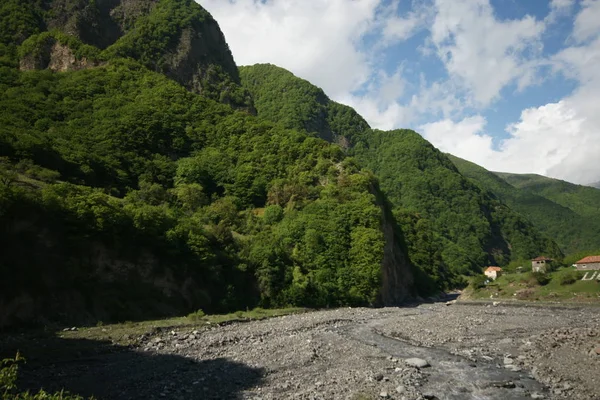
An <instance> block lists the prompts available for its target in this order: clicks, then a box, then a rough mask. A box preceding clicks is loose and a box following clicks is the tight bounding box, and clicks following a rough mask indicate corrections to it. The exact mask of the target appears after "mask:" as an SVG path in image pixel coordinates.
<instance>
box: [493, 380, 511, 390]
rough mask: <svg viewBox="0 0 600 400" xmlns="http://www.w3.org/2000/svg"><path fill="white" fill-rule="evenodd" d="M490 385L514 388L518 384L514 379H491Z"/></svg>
mask: <svg viewBox="0 0 600 400" xmlns="http://www.w3.org/2000/svg"><path fill="white" fill-rule="evenodd" d="M487 386H488V387H496V388H506V389H514V388H515V387H516V386H517V385H515V383H514V382H513V381H491V382H489V383H488V384H487Z"/></svg>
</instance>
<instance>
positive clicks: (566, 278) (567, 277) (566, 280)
mask: <svg viewBox="0 0 600 400" xmlns="http://www.w3.org/2000/svg"><path fill="white" fill-rule="evenodd" d="M557 279H558V283H560V284H561V285H571V284H573V283H575V282H577V281H578V280H579V279H580V277H579V274H578V273H577V271H574V270H564V271H561V272H560V273H559V274H558V275H557Z"/></svg>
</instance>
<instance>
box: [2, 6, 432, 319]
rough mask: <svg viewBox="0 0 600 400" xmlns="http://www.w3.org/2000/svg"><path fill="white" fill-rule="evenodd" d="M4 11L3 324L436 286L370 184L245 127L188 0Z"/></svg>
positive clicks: (215, 45)
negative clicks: (415, 264) (410, 256)
mask: <svg viewBox="0 0 600 400" xmlns="http://www.w3.org/2000/svg"><path fill="white" fill-rule="evenodd" d="M0 7H1V8H0V20H1V21H2V24H1V25H0V26H1V28H0V38H1V41H2V43H1V45H0V51H1V52H2V53H1V58H0V69H1V70H0V76H1V81H0V157H1V158H0V162H1V168H0V236H1V237H2V238H3V240H2V241H0V274H1V276H2V279H1V280H0V327H5V326H11V325H17V324H23V323H47V322H48V321H61V322H65V323H95V322H96V321H98V320H103V321H110V320H133V319H139V318H149V317H157V316H166V315H173V314H181V313H185V312H190V311H193V310H196V309H198V308H202V309H204V310H205V311H224V310H235V309H242V308H246V307H253V306H256V305H261V306H279V305H304V306H314V307H325V306H338V305H370V304H397V303H398V302H400V301H402V300H404V299H406V298H409V297H410V296H414V295H416V294H418V293H420V294H422V295H425V294H427V291H428V290H429V291H435V290H436V289H437V288H438V287H439V286H438V287H436V286H435V284H434V283H432V281H431V279H430V278H428V277H427V276H426V275H425V274H423V273H422V272H421V271H420V270H419V269H418V268H415V267H413V266H412V265H411V263H410V260H409V259H408V257H407V256H406V249H405V243H404V238H403V236H402V233H401V231H400V229H399V228H398V226H397V225H396V223H395V219H394V218H393V216H392V212H391V209H390V208H389V206H388V204H387V202H386V199H385V197H384V196H383V195H382V193H381V192H380V190H379V188H378V181H377V179H376V178H375V177H374V176H373V175H372V174H371V173H370V172H368V171H364V170H362V169H361V167H360V166H359V165H358V164H357V163H356V161H355V160H352V159H350V158H348V157H347V155H346V154H345V153H344V152H343V151H342V150H341V148H340V147H339V146H337V145H332V144H329V143H327V142H326V141H324V140H322V139H319V138H317V137H315V135H313V134H310V133H307V132H306V131H305V130H303V129H293V128H294V127H293V126H290V127H285V126H282V125H280V124H275V123H273V122H268V121H265V120H264V119H263V120H261V119H258V118H257V117H255V116H253V115H252V113H253V108H252V101H251V98H250V96H249V95H248V92H247V91H246V90H244V89H243V88H242V87H240V86H239V85H238V83H237V82H238V77H237V70H236V69H235V68H233V67H232V65H233V66H234V65H235V64H232V63H233V59H232V58H231V55H230V53H229V50H228V48H227V46H226V43H225V41H224V40H223V37H222V34H221V32H220V31H219V30H218V26H217V24H216V22H215V21H214V20H213V19H212V18H211V17H210V15H209V14H208V13H207V12H206V11H205V10H203V9H202V8H201V7H200V6H199V5H197V4H196V3H195V2H193V1H192V0H155V1H150V0H143V1H142V0H140V1H137V0H121V1H119V0H111V1H109V0H96V1H93V2H89V1H87V0H86V1H83V0H82V1H76V0H69V1H66V0H62V1H59V0H54V1H30V2H21V1H16V0H14V1H12V0H9V1H5V2H3V3H2V5H1V6H0ZM105 24H107V25H105ZM48 29H50V30H48ZM107 29H108V30H109V32H107V31H106V30H107ZM111 35H112V36H111ZM186 43H187V44H186ZM198 49H200V50H198ZM180 50H181V51H180ZM232 68H233V69H232ZM211 71H216V72H214V73H213V72H211ZM419 290H420V292H419Z"/></svg>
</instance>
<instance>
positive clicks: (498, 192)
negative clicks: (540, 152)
mask: <svg viewBox="0 0 600 400" xmlns="http://www.w3.org/2000/svg"><path fill="white" fill-rule="evenodd" d="M448 157H450V159H451V160H452V162H453V163H454V164H455V165H456V167H457V168H458V170H459V171H460V172H461V173H462V174H463V175H464V176H466V177H468V178H470V179H471V180H472V181H473V182H474V183H475V184H477V185H479V186H480V187H481V188H482V189H484V190H487V191H489V192H491V193H493V195H494V196H496V197H498V198H499V199H500V200H502V201H503V202H504V203H506V204H507V205H508V206H509V207H510V208H511V209H513V210H514V211H516V212H518V213H519V214H521V215H523V216H524V217H525V218H527V219H528V220H529V221H531V222H532V223H533V224H534V225H535V226H536V227H537V228H538V229H539V230H540V231H542V232H544V233H546V234H547V235H548V236H550V237H552V238H553V239H554V240H556V242H557V243H558V244H559V245H560V247H561V248H562V250H563V251H564V252H565V253H567V254H572V253H580V252H586V251H590V250H594V249H597V248H598V243H599V242H600V226H598V224H597V223H596V221H597V219H596V218H598V217H600V213H598V208H594V207H593V205H594V204H600V203H598V201H599V200H600V197H598V196H600V190H597V189H591V188H586V187H583V186H579V185H573V184H571V183H568V182H564V181H559V180H556V179H551V178H546V177H542V176H539V175H520V174H505V173H495V172H491V171H488V170H486V169H485V168H483V167H480V166H479V165H477V164H474V163H472V162H469V161H466V160H463V159H461V158H458V157H455V156H452V155H448ZM594 190H595V191H596V192H598V193H594ZM594 195H595V196H594ZM594 210H595V211H594Z"/></svg>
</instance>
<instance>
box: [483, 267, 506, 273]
mask: <svg viewBox="0 0 600 400" xmlns="http://www.w3.org/2000/svg"><path fill="white" fill-rule="evenodd" d="M485 270H486V272H487V271H502V268H500V267H487V268H486V269H485Z"/></svg>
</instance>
